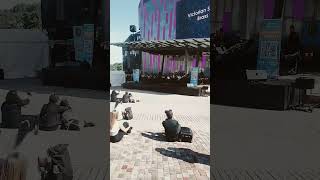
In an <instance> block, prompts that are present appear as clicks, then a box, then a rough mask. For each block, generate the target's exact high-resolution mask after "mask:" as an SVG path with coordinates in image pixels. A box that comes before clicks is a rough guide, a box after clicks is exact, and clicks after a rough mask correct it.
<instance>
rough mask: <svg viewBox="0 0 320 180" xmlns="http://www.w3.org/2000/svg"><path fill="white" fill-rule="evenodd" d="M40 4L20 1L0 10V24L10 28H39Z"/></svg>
mask: <svg viewBox="0 0 320 180" xmlns="http://www.w3.org/2000/svg"><path fill="white" fill-rule="evenodd" d="M40 17H41V4H40V3H33V4H25V3H20V4H17V5H15V6H14V7H13V8H11V9H8V10H0V24H1V25H6V26H8V27H9V28H12V29H41V18H40Z"/></svg>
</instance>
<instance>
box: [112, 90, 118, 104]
mask: <svg viewBox="0 0 320 180" xmlns="http://www.w3.org/2000/svg"><path fill="white" fill-rule="evenodd" d="M118 95H119V93H117V92H116V91H115V90H113V91H112V92H111V102H116V101H117V96H118Z"/></svg>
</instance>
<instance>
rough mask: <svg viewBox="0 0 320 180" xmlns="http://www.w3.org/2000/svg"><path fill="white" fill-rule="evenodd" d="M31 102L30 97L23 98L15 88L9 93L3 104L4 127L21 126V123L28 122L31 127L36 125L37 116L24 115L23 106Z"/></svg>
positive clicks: (2, 125)
mask: <svg viewBox="0 0 320 180" xmlns="http://www.w3.org/2000/svg"><path fill="white" fill-rule="evenodd" d="M29 103H30V100H29V99H21V98H20V97H19V95H18V93H17V91H15V90H10V91H9V92H8V93H7V96H6V100H5V102H4V103H3V104H2V106H1V113H2V124H1V127H3V128H14V129H15V128H19V127H20V126H21V123H28V124H29V125H30V127H29V128H32V129H33V128H34V127H35V126H36V123H37V122H36V120H37V117H36V116H32V115H22V114H21V108H22V107H24V106H26V105H28V104H29Z"/></svg>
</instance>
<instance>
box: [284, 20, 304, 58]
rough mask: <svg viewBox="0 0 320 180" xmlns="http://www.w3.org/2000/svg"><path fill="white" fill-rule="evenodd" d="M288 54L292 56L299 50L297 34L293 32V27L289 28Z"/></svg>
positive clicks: (299, 44)
mask: <svg viewBox="0 0 320 180" xmlns="http://www.w3.org/2000/svg"><path fill="white" fill-rule="evenodd" d="M287 46H288V53H289V54H293V53H296V52H297V51H299V50H300V49H301V42H300V38H299V34H298V33H297V32H296V31H295V27H294V25H291V26H290V34H289V37H288V44H287Z"/></svg>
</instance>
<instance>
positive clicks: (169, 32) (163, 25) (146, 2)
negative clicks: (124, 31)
mask: <svg viewBox="0 0 320 180" xmlns="http://www.w3.org/2000/svg"><path fill="white" fill-rule="evenodd" d="M202 1H208V2H209V1H210V0H202ZM190 2H191V1H190V0H141V1H140V3H139V27H140V32H141V38H142V40H143V41H151V40H170V39H176V37H177V35H176V33H177V6H178V5H181V7H183V6H186V4H183V3H190ZM179 7H180V6H179ZM208 22H209V21H208ZM183 28H188V27H183ZM208 37H209V35H208ZM188 38H194V37H188ZM162 59H163V57H162V56H160V55H158V54H156V55H151V54H148V53H143V54H142V61H143V62H142V64H143V70H142V71H143V72H149V73H158V72H160V71H161V68H162ZM178 59H179V58H178V57H165V62H164V72H166V73H169V72H177V71H181V70H185V65H184V61H183V60H181V59H179V60H178ZM203 61H205V57H203V58H202V63H199V65H200V67H201V66H203V64H205V63H204V62H203Z"/></svg>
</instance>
